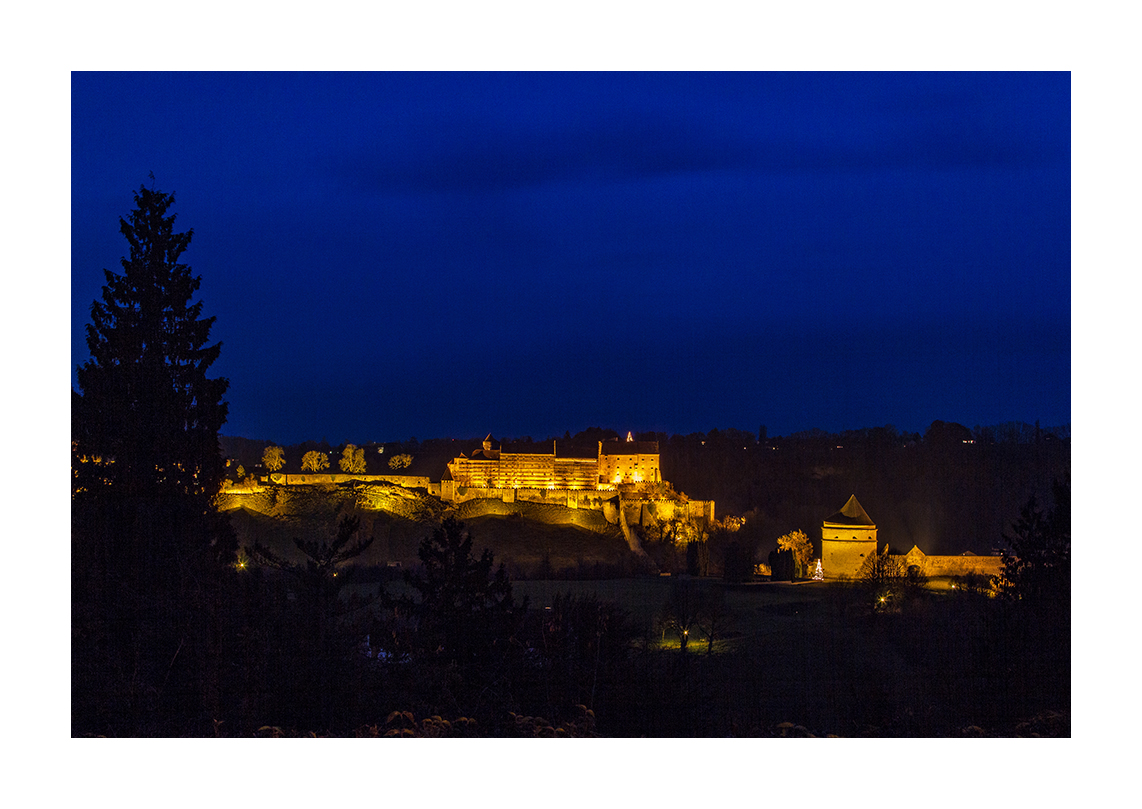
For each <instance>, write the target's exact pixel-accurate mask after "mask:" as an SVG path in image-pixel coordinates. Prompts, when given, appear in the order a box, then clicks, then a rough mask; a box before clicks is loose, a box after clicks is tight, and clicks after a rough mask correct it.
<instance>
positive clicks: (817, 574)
mask: <svg viewBox="0 0 1142 809" xmlns="http://www.w3.org/2000/svg"><path fill="white" fill-rule="evenodd" d="M824 580H825V571H824V570H822V569H821V560H820V559H818V560H817V567H816V569H815V570H814V571H813V581H824Z"/></svg>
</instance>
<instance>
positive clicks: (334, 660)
mask: <svg viewBox="0 0 1142 809" xmlns="http://www.w3.org/2000/svg"><path fill="white" fill-rule="evenodd" d="M360 525H361V519H360V517H356V516H349V517H344V518H343V519H342V520H341V523H340V524H339V526H338V528H337V536H336V538H335V539H334V540H333V541H332V542H319V541H317V540H303V539H295V540H294V544H295V545H296V546H297V549H298V550H299V551H301V552H302V553H303V554H305V557H306V560H305V562H304V563H298V562H292V561H289V560H286V559H283V558H282V557H280V556H278V555H277V554H275V553H274V552H273V551H271V550H270V549H269V548H267V547H265V546H263V545H261V544H258V543H255V544H254V546H253V547H252V548H249V549H248V550H249V555H250V557H251V559H253V561H255V562H257V563H258V564H260V565H262V566H264V567H269V568H274V569H276V570H281V571H284V572H285V573H287V574H289V575H290V576H291V577H292V578H293V579H294V580H295V581H296V582H297V583H298V584H299V585H300V587H299V589H300V601H301V603H300V605H299V606H300V610H299V612H300V616H299V617H300V620H299V622H298V625H296V626H293V627H290V628H289V631H290V634H291V635H292V638H285V640H287V641H289V640H292V641H293V642H292V643H289V644H288V645H289V646H290V647H291V648H292V650H293V651H292V654H293V657H294V659H293V660H291V661H290V665H291V666H293V668H294V672H295V674H296V685H295V687H294V688H293V689H291V690H292V691H293V702H294V704H293V705H290V706H287V710H289V712H290V714H291V715H293V716H294V717H296V718H299V719H300V721H302V722H304V723H306V724H310V725H311V726H312V725H313V724H314V723H316V724H317V726H319V727H321V728H323V729H328V728H329V726H330V724H331V722H332V719H333V707H334V702H335V695H336V693H337V691H338V687H339V686H340V685H342V683H339V682H336V681H335V678H336V677H337V675H338V672H339V671H340V670H342V669H343V665H342V664H343V663H344V662H345V658H346V657H347V656H348V655H349V654H350V652H351V649H352V645H353V643H354V642H355V641H356V640H359V639H358V638H353V637H351V636H348V637H347V636H345V635H343V634H342V633H341V632H340V631H339V629H340V627H339V625H338V622H339V619H341V618H342V617H343V616H345V615H348V614H349V613H350V612H353V611H355V610H358V609H360V608H361V607H363V606H365V601H364V600H363V599H360V598H355V599H349V600H347V601H346V600H343V599H342V598H341V597H340V593H341V590H342V588H343V587H344V586H345V585H346V584H348V583H349V582H350V581H351V580H352V576H353V573H354V571H355V568H354V566H353V565H352V564H351V562H352V560H353V559H356V558H357V557H359V556H360V555H361V554H362V553H364V552H365V550H366V549H367V548H368V547H369V546H370V545H372V544H373V539H374V538H373V537H369V538H367V539H354V536H355V535H356V533H357V531H358V529H359V528H360Z"/></svg>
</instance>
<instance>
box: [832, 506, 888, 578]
mask: <svg viewBox="0 0 1142 809" xmlns="http://www.w3.org/2000/svg"><path fill="white" fill-rule="evenodd" d="M873 553H876V524H875V523H874V522H873V521H872V520H871V519H869V516H868V514H867V513H865V510H864V509H863V508H862V507H861V504H860V503H859V502H858V501H857V499H856V495H855V494H854V495H853V496H852V497H850V498H849V501H848V502H847V503H845V505H844V507H843V508H842V509H841V510H840V511H838V512H837V513H836V514H834V515H833V516H831V517H828V518H826V519H825V521H824V523H822V524H821V567H822V568H823V569H824V573H825V578H828V579H843V578H852V577H854V576H856V574H857V572H858V571H859V570H860V566H861V565H862V564H864V560H865V559H866V558H867V557H868V556H869V554H873Z"/></svg>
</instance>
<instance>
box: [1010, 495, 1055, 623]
mask: <svg viewBox="0 0 1142 809" xmlns="http://www.w3.org/2000/svg"><path fill="white" fill-rule="evenodd" d="M1052 494H1053V496H1054V505H1053V506H1052V508H1051V509H1050V510H1049V511H1047V512H1044V511H1042V510H1041V509H1040V508H1039V504H1038V501H1037V500H1036V498H1035V497H1034V496H1032V497H1031V498H1030V499H1029V500H1028V501H1027V503H1026V504H1025V505H1024V506H1023V508H1022V510H1021V511H1020V515H1019V519H1018V520H1016V521H1015V524H1014V525H1013V526H1012V532H1011V534H1004V537H1003V538H1004V540H1005V541H1006V543H1007V548H1006V549H1005V550H1004V551H1003V576H1002V577H1001V578H1000V580H999V582H998V584H999V589H1000V591H1001V592H1002V593H1004V594H1005V595H1006V596H1008V597H1009V598H1012V599H1015V600H1020V601H1024V602H1027V603H1028V604H1031V605H1033V606H1035V607H1040V606H1044V605H1049V606H1051V607H1053V608H1054V607H1065V608H1066V609H1067V610H1068V611H1069V605H1070V594H1071V487H1070V482H1069V481H1058V480H1056V481H1055V482H1054V484H1053V485H1052Z"/></svg>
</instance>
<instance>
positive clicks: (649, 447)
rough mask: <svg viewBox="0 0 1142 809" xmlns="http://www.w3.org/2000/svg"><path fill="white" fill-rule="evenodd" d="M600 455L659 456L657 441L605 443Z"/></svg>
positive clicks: (600, 448)
mask: <svg viewBox="0 0 1142 809" xmlns="http://www.w3.org/2000/svg"><path fill="white" fill-rule="evenodd" d="M599 454H600V455H657V454H658V442H657V441H603V442H601V443H600V444H599Z"/></svg>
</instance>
